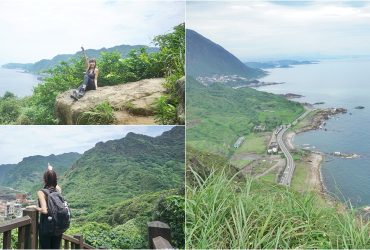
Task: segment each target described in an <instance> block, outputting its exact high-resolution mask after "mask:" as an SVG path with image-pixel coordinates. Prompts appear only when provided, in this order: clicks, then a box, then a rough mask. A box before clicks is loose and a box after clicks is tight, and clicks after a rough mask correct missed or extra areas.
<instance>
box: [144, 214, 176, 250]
mask: <svg viewBox="0 0 370 250" xmlns="http://www.w3.org/2000/svg"><path fill="white" fill-rule="evenodd" d="M158 236H161V237H162V238H164V239H166V240H167V241H168V242H170V243H171V230H170V227H169V226H168V225H167V224H166V223H163V222H160V221H152V222H148V238H149V248H150V249H153V248H154V244H153V239H154V238H156V237H158Z"/></svg>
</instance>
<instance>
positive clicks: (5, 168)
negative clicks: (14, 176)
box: [0, 164, 17, 185]
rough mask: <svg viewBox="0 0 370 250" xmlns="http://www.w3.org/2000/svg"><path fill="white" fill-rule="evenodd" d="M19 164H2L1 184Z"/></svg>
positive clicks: (0, 168) (0, 170)
mask: <svg viewBox="0 0 370 250" xmlns="http://www.w3.org/2000/svg"><path fill="white" fill-rule="evenodd" d="M16 166H17V164H3V165H0V185H1V183H2V182H3V181H4V180H5V179H6V178H7V175H8V173H9V171H11V170H12V169H14V168H15V167H16Z"/></svg>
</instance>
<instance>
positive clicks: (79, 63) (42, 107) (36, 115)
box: [26, 58, 85, 124]
mask: <svg viewBox="0 0 370 250" xmlns="http://www.w3.org/2000/svg"><path fill="white" fill-rule="evenodd" d="M84 71H85V61H84V59H83V58H80V59H72V60H71V61H69V62H68V63H67V62H61V63H60V64H58V65H57V66H56V67H54V68H52V69H50V70H49V71H48V73H49V74H50V76H49V77H47V78H45V79H44V81H43V82H42V83H41V84H39V85H37V86H36V87H35V88H34V90H33V95H32V96H31V100H30V101H31V106H32V107H31V109H30V110H28V112H27V113H26V114H27V117H28V119H29V120H30V122H31V123H32V124H56V123H57V120H56V117H55V114H54V104H55V99H56V97H57V95H58V94H60V93H62V92H64V91H67V90H69V89H72V88H77V87H78V86H79V85H80V84H81V83H82V80H83V74H84Z"/></svg>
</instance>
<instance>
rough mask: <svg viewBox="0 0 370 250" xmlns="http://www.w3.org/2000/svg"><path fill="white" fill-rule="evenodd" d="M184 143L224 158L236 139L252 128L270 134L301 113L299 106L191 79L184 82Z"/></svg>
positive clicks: (272, 97) (281, 99)
mask: <svg viewBox="0 0 370 250" xmlns="http://www.w3.org/2000/svg"><path fill="white" fill-rule="evenodd" d="M186 96H187V106H186V118H187V123H188V126H187V142H188V144H189V145H191V146H192V147H194V148H196V149H198V150H202V151H206V152H212V153H217V154H222V155H224V156H228V155H229V154H230V152H232V150H233V147H232V145H233V144H234V142H235V141H236V140H237V138H238V137H239V136H246V135H248V134H250V133H252V132H253V128H254V127H255V126H256V125H265V126H266V129H267V130H268V131H272V130H273V129H274V128H275V127H276V126H277V125H280V124H287V123H290V122H292V121H293V120H294V119H296V118H297V117H298V116H299V115H300V114H301V113H302V112H303V111H304V109H303V106H302V105H301V104H300V103H297V102H292V101H288V100H286V99H284V98H282V97H280V96H277V95H273V94H270V93H265V92H261V91H257V90H254V89H251V88H240V89H233V88H230V87H228V86H224V85H222V84H213V85H212V86H208V87H206V86H203V85H201V84H200V83H199V82H197V81H196V80H195V79H194V78H191V77H188V78H187V81H186Z"/></svg>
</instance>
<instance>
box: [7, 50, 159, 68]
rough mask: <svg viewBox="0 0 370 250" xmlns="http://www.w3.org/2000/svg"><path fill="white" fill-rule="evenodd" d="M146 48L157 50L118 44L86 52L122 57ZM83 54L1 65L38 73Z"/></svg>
mask: <svg viewBox="0 0 370 250" xmlns="http://www.w3.org/2000/svg"><path fill="white" fill-rule="evenodd" d="M141 48H146V49H147V51H148V52H149V53H152V52H157V51H158V48H154V47H148V46H144V45H119V46H114V47H112V48H101V49H87V50H86V54H87V56H88V57H89V58H99V57H100V55H101V52H116V51H117V52H119V53H120V54H121V56H122V57H127V55H128V53H129V52H130V51H131V50H133V49H137V50H139V49H141ZM82 55H83V53H82V52H81V51H79V52H76V53H75V54H62V55H56V56H54V57H53V58H52V59H42V60H40V61H37V62H35V63H8V64H5V65H3V67H4V68H8V69H24V70H26V71H29V72H33V73H38V72H42V71H45V70H48V69H51V68H54V67H55V66H57V65H58V64H59V63H61V62H66V61H69V60H71V59H72V58H75V59H78V58H80V57H81V56H82Z"/></svg>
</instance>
